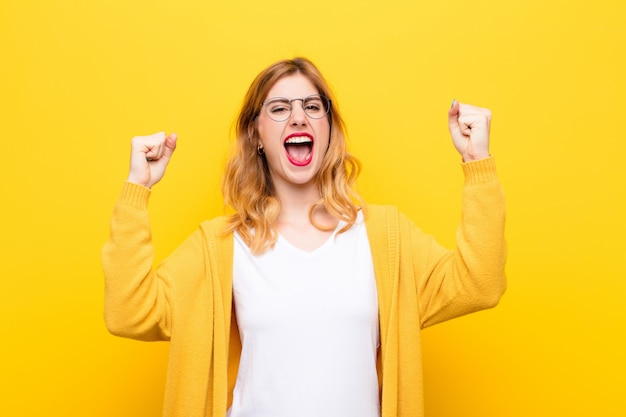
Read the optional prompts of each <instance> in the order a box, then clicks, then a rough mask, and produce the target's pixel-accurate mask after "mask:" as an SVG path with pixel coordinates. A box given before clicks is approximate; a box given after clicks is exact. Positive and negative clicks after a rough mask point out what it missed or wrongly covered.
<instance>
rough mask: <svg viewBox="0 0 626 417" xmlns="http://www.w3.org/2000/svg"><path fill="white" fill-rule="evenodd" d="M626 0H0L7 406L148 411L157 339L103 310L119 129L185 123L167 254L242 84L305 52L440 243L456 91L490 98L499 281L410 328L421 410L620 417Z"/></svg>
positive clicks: (378, 169) (125, 133)
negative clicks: (147, 339) (475, 308)
mask: <svg viewBox="0 0 626 417" xmlns="http://www.w3.org/2000/svg"><path fill="white" fill-rule="evenodd" d="M625 4H626V2H624V1H622V0H597V1H593V2H591V1H565V0H560V1H546V0H526V1H521V0H513V1H503V0H475V1H471V2H470V1H463V0H450V1H433V0H431V1H415V0H406V1H396V0H390V1H385V2H373V1H372V2H368V1H356V0H352V1H338V0H319V1H310V2H266V1H239V2H229V1H223V2H212V1H200V0H195V1H192V0H179V1H173V0H172V1H164V0H150V1H148V0H140V1H137V0H135V1H122V0H115V1H97V2H96V1H87V0H83V1H81V0H74V1H69V0H65V1H63V0H56V1H53V0H45V1H43V0H39V1H37V0H33V1H22V0H2V2H1V3H0V48H1V49H0V120H1V124H0V134H1V139H0V184H1V187H2V188H1V190H0V195H1V196H2V197H1V198H2V212H1V216H0V219H1V220H0V221H1V227H0V244H1V247H0V256H1V261H0V277H1V279H0V317H1V324H0V337H1V341H0V358H1V359H0V360H1V361H2V362H1V363H0V384H1V387H0V396H1V400H0V415H2V416H43V415H46V416H116V417H123V416H129V417H130V416H158V415H160V410H161V400H162V395H163V385H164V378H165V369H166V359H167V358H166V355H167V344H165V343H152V344H151V343H141V342H135V341H130V340H124V339H120V338H115V337H113V336H111V335H109V334H108V333H107V332H106V329H105V327H104V323H103V320H102V298H103V277H102V272H101V266H100V249H101V246H102V244H103V242H104V241H105V240H106V238H107V233H108V219H109V214H110V212H111V208H112V205H113V203H114V201H115V199H116V197H117V195H118V192H119V189H120V186H121V183H122V181H123V180H124V179H125V177H126V173H127V165H128V152H129V143H130V139H131V137H132V136H134V135H138V134H149V133H153V132H156V131H160V130H164V131H168V132H170V131H176V132H178V133H179V137H180V141H179V148H178V150H177V151H176V155H175V159H174V160H173V162H172V164H171V166H170V168H169V170H168V174H167V175H166V177H165V179H164V181H163V182H162V183H161V184H159V185H158V186H157V187H155V192H154V193H153V197H152V200H151V216H152V221H153V225H154V236H155V242H156V245H157V248H158V249H157V258H158V259H162V258H163V257H164V256H166V254H167V253H168V252H169V251H171V250H172V249H173V248H174V247H175V246H176V245H177V244H178V243H179V242H180V241H181V240H182V239H183V238H184V237H185V236H187V235H188V234H189V233H190V232H191V231H192V230H193V229H194V228H195V227H196V225H197V224H198V223H199V222H200V221H202V220H203V219H204V218H207V217H212V216H215V215H218V214H220V213H222V210H223V209H222V203H221V197H220V194H219V179H220V173H221V170H222V167H223V163H224V155H225V153H226V150H227V148H228V141H229V137H230V136H231V127H232V123H233V120H234V117H235V114H236V112H237V109H238V107H239V105H240V103H241V100H242V97H243V94H244V92H245V90H246V88H247V86H248V85H249V83H250V82H251V80H252V78H253V77H254V76H255V75H256V74H257V73H258V72H259V71H260V70H261V69H262V68H264V67H265V66H266V65H268V64H270V63H272V62H273V61H275V60H277V59H281V58H285V57H292V56H294V55H304V56H307V57H309V58H311V59H312V60H313V61H314V62H316V63H317V64H318V66H319V67H320V68H321V70H322V71H323V73H324V74H325V75H326V77H327V78H328V79H329V81H330V82H331V84H332V86H333V87H334V89H335V91H336V94H337V97H338V102H339V103H340V106H341V109H342V110H343V112H344V116H345V119H346V121H347V123H348V128H349V141H350V147H351V149H352V151H353V152H354V153H355V154H356V155H357V156H359V157H360V159H361V160H362V162H363V164H364V172H363V174H362V177H361V180H360V183H359V186H360V190H361V191H362V193H363V194H364V195H365V197H366V198H367V200H368V201H370V202H377V203H389V204H396V205H398V206H400V207H401V209H402V210H403V211H405V212H406V213H407V214H409V215H410V217H412V218H413V219H414V220H415V222H416V223H418V224H419V225H420V226H422V227H423V228H424V229H425V230H426V231H428V232H431V233H433V234H435V235H436V236H437V237H438V238H439V240H440V241H441V242H442V243H444V244H446V245H451V244H453V243H454V231H455V227H456V224H457V220H458V214H459V198H460V188H461V183H462V175H461V170H460V168H459V166H458V159H459V158H458V155H457V154H456V152H455V151H454V149H453V147H452V144H451V141H450V139H449V137H448V133H447V122H446V111H447V108H448V107H449V105H450V102H451V100H452V99H453V98H457V99H459V100H461V101H466V102H471V103H473V104H476V105H480V106H486V107H489V108H491V109H492V111H493V113H494V119H493V125H492V148H491V150H492V153H493V154H494V155H495V156H496V158H497V164H498V170H499V173H500V176H501V179H502V183H503V185H504V187H505V191H506V194H507V201H508V223H507V238H508V241H509V254H510V255H509V263H508V265H507V274H508V277H509V280H510V284H509V289H508V292H507V294H506V295H505V297H504V298H503V300H502V302H501V304H500V306H499V307H498V308H497V309H495V310H490V311H487V312H481V313H478V314H475V315H472V316H467V317H464V318H460V319H457V320H455V321H451V322H449V323H445V324H442V325H439V326H437V327H434V328H432V329H429V330H426V331H425V332H424V333H423V335H424V350H425V354H424V363H425V384H426V391H425V394H426V400H425V401H426V404H425V406H426V411H427V416H429V417H452V416H454V417H456V416H464V417H472V416H475V417H496V416H497V417H503V416H511V417H514V416H515V417H517V416H520V417H521V416H525V417H526V416H546V417H547V416H550V417H553V416H603V417H608V416H624V415H626V400H625V399H624V398H626V396H625V395H624V394H625V393H626V381H625V379H626V377H625V375H626V360H625V359H624V356H625V354H626V344H625V342H624V340H625V335H624V332H625V329H626V306H625V305H626V303H625V301H626V261H625V256H624V250H625V249H626V245H625V244H624V238H625V237H626V222H625V220H624V218H625V215H626V203H625V200H626V198H625V197H626V192H625V191H626V181H625V180H626V174H625V173H624V170H625V167H624V162H623V159H624V154H625V153H626V135H625V134H624V133H625V127H626V123H625V117H624V114H625V109H626V108H625V105H624V95H625V93H626V88H625V86H626V83H625V81H624V78H625V74H626V64H625V62H626V57H625V50H626V46H625V45H626V6H625Z"/></svg>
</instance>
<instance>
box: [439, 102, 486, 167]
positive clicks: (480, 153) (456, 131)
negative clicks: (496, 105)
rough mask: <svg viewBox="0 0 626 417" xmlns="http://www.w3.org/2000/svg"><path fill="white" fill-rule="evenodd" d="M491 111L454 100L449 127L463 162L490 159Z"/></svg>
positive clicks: (449, 115)
mask: <svg viewBox="0 0 626 417" xmlns="http://www.w3.org/2000/svg"><path fill="white" fill-rule="evenodd" d="M490 126H491V111H490V110H489V109H484V108H481V107H475V106H471V105H469V104H463V103H459V102H458V101H456V100H454V102H453V103H452V107H450V110H448V127H449V128H450V134H451V135H452V142H454V147H455V148H456V150H457V151H458V152H459V153H460V154H461V156H462V157H463V162H470V161H477V160H479V159H484V158H487V157H489V129H490Z"/></svg>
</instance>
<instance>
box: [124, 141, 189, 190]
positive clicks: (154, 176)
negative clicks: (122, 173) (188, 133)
mask: <svg viewBox="0 0 626 417" xmlns="http://www.w3.org/2000/svg"><path fill="white" fill-rule="evenodd" d="M177 138H178V137H177V135H176V134H175V133H172V134H170V135H168V136H166V135H165V133H163V132H159V133H155V134H153V135H149V136H135V137H134V138H133V140H132V142H131V151H130V171H129V173H128V181H129V182H133V183H135V184H139V185H143V186H144V187H147V188H152V186H153V185H154V184H156V183H157V182H159V181H160V180H161V178H163V175H164V174H165V168H166V167H167V164H168V163H169V162H170V158H171V157H172V154H173V153H174V150H175V149H176V139H177Z"/></svg>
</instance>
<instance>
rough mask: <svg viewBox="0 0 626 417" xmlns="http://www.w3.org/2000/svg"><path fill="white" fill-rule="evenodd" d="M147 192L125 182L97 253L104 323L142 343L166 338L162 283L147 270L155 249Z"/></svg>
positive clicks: (166, 290)
mask: <svg viewBox="0 0 626 417" xmlns="http://www.w3.org/2000/svg"><path fill="white" fill-rule="evenodd" d="M149 194H150V191H149V190H148V189H147V188H145V187H142V186H140V185H136V184H131V183H125V184H124V186H123V188H122V192H121V194H120V198H119V199H118V201H117V203H116V205H115V208H114V210H113V215H112V218H111V234H110V238H109V240H108V241H107V242H106V244H105V245H104V248H103V250H102V264H103V268H104V275H105V309H104V312H105V321H106V324H107V327H108V329H109V331H111V332H112V333H113V334H116V335H119V336H124V337H132V338H137V339H142V340H163V339H167V338H168V337H169V298H170V288H169V285H168V282H167V280H166V279H165V278H164V277H163V276H159V275H158V274H157V273H156V272H154V271H153V270H152V265H153V260H154V251H153V247H152V239H151V229H150V221H149V217H148V211H147V204H148V197H149Z"/></svg>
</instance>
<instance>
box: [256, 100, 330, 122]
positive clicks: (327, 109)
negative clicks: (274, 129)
mask: <svg viewBox="0 0 626 417" xmlns="http://www.w3.org/2000/svg"><path fill="white" fill-rule="evenodd" d="M312 97H319V98H320V99H322V101H326V103H327V105H326V106H325V108H326V111H325V112H324V114H322V115H321V116H320V117H315V116H311V115H310V114H309V113H308V112H307V110H306V108H305V107H304V103H305V101H306V100H308V99H310V98H312ZM276 100H284V101H285V102H286V103H289V113H287V115H286V116H285V117H284V118H279V119H276V116H274V115H272V114H271V113H270V112H269V111H268V107H267V105H268V104H270V103H272V102H274V101H276ZM294 101H299V102H300V104H301V106H302V110H303V111H304V114H306V115H307V117H308V118H310V119H314V120H319V119H323V118H324V117H325V116H326V115H327V114H328V113H330V108H331V106H332V100H331V99H329V98H328V97H326V96H325V95H323V94H311V95H309V96H306V97H304V98H292V99H288V98H287V97H272V98H271V99H269V100H267V101H265V102H263V103H262V104H261V107H265V114H267V117H269V118H270V119H272V120H273V121H275V122H284V121H287V120H289V118H290V117H291V115H292V113H293V104H292V103H293V102H294Z"/></svg>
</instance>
